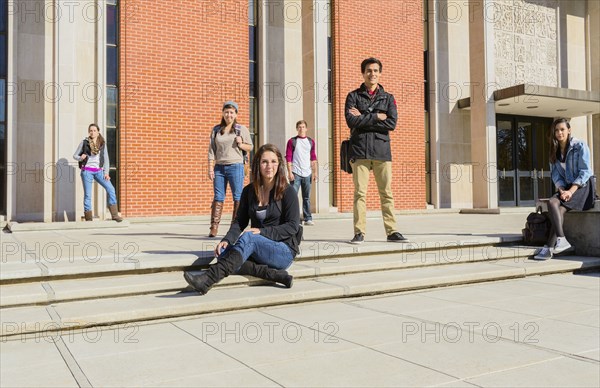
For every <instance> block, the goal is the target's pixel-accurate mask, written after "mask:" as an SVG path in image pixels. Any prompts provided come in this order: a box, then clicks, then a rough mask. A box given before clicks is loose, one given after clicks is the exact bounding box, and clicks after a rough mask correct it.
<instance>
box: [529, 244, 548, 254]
mask: <svg viewBox="0 0 600 388" xmlns="http://www.w3.org/2000/svg"><path fill="white" fill-rule="evenodd" d="M548 248H550V247H549V246H548V245H544V246H543V247H542V248H538V249H536V250H535V252H533V255H534V256H535V255H537V254H538V253H540V252H541V251H542V249H548Z"/></svg>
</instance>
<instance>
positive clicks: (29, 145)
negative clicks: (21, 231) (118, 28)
mask: <svg viewBox="0 0 600 388" xmlns="http://www.w3.org/2000/svg"><path fill="white" fill-rule="evenodd" d="M9 15H10V18H11V19H10V20H11V22H10V23H9V25H10V26H11V33H10V34H9V36H10V37H11V40H10V42H9V53H10V54H9V58H12V61H13V62H12V66H9V69H10V68H12V69H13V70H12V73H11V74H9V78H8V79H9V81H10V82H12V85H13V86H14V88H13V90H14V93H12V95H11V94H9V96H8V97H9V101H8V104H7V106H8V112H9V114H10V116H9V122H8V125H7V129H8V137H9V139H11V140H10V144H9V146H8V150H9V152H8V155H7V156H8V158H7V160H8V162H9V165H10V166H12V167H14V168H13V170H12V171H9V176H8V187H9V188H8V192H9V195H8V209H7V210H8V214H7V216H8V220H12V221H38V222H39V221H41V222H52V221H63V220H74V219H75V214H76V211H78V212H79V213H82V211H83V203H82V202H83V189H82V184H81V179H80V178H79V170H78V169H77V167H76V163H75V162H74V160H73V153H74V151H75V149H76V147H77V145H78V144H79V142H80V141H81V140H82V139H83V138H84V137H85V136H86V134H87V125H88V124H89V123H91V122H94V121H99V120H101V119H103V112H104V110H103V109H102V107H103V105H104V102H103V101H104V100H103V94H104V69H105V66H104V63H103V62H101V63H98V62H97V59H98V57H99V56H98V54H99V53H101V54H100V55H101V57H102V58H104V54H103V53H104V51H105V50H106V49H105V46H104V43H103V42H104V30H103V29H102V30H101V31H96V28H97V26H101V27H103V26H104V24H105V22H106V20H105V18H104V15H105V12H104V2H102V1H88V2H80V3H76V2H73V3H69V4H66V3H64V2H62V1H59V0H51V1H44V0H35V1H27V2H19V4H18V6H16V7H14V8H13V9H12V12H9ZM97 42H99V43H97ZM99 75H100V76H99ZM98 113H101V115H99V114H98ZM100 124H102V123H100ZM101 127H102V125H101ZM105 202H106V199H105V195H104V192H103V191H102V193H101V194H100V195H96V196H95V203H96V204H97V205H98V206H97V208H102V209H103V208H104V203H105ZM100 204H102V206H100Z"/></svg>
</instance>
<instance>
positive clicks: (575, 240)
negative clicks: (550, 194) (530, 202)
mask: <svg viewBox="0 0 600 388" xmlns="http://www.w3.org/2000/svg"><path fill="white" fill-rule="evenodd" d="M548 200H549V199H548V198H541V199H539V200H538V201H537V202H536V209H537V208H538V207H541V208H542V211H548ZM563 229H564V231H565V237H566V238H567V240H569V242H570V243H571V245H573V246H574V247H575V252H577V254H578V255H584V256H595V257H600V232H598V231H600V201H595V202H594V207H593V208H591V209H589V210H584V211H578V210H572V211H570V212H567V213H566V214H565V221H564V224H563Z"/></svg>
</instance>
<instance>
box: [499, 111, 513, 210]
mask: <svg viewBox="0 0 600 388" xmlns="http://www.w3.org/2000/svg"><path fill="white" fill-rule="evenodd" d="M496 154H497V158H498V162H497V166H498V205H499V206H517V199H516V195H515V187H516V183H515V165H514V159H515V158H514V130H513V123H512V120H500V119H498V120H497V122H496Z"/></svg>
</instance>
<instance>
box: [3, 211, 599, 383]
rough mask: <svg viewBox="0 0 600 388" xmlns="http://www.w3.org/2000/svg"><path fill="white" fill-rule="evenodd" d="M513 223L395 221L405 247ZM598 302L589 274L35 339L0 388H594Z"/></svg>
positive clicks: (54, 255)
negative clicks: (65, 387) (212, 387)
mask: <svg viewBox="0 0 600 388" xmlns="http://www.w3.org/2000/svg"><path fill="white" fill-rule="evenodd" d="M525 217H526V213H516V214H500V215H459V214H428V215H419V214H414V215H402V216H399V217H398V224H399V231H400V232H402V233H403V234H405V235H406V236H407V237H409V238H410V239H411V242H412V244H417V245H418V244H431V243H436V242H445V243H451V242H452V240H453V239H454V240H458V239H461V240H464V239H465V238H473V239H477V238H482V237H485V238H499V240H503V239H506V240H514V239H517V238H518V237H519V235H520V230H521V228H522V227H523V224H524V219H525ZM315 221H316V225H315V226H314V227H305V237H306V240H305V241H304V243H303V245H304V246H310V245H311V244H313V243H315V242H328V243H330V244H332V245H331V246H332V247H334V248H335V247H338V248H339V249H346V247H347V246H349V244H347V243H346V241H347V240H348V239H350V238H351V236H352V220H351V218H349V217H340V218H337V219H333V218H326V217H324V218H317V219H316V220H315ZM88 224H89V223H88ZM103 225H104V224H103ZM109 225H110V223H109ZM86 226H88V225H86ZM94 226H96V225H94ZM98 226H100V225H98ZM225 229H226V225H225V224H224V225H223V229H222V232H225ZM207 231H208V223H207V222H206V220H189V221H186V220H179V221H176V222H171V223H165V222H161V223H148V222H132V223H131V224H130V225H129V226H127V227H125V228H108V229H75V230H67V229H64V228H63V229H58V230H47V231H44V230H38V231H30V232H16V233H12V234H8V233H0V238H1V244H0V245H1V247H2V261H1V262H0V265H1V266H2V267H1V268H14V265H22V264H23V260H24V261H25V262H26V264H28V262H29V261H31V260H35V258H36V257H37V258H40V257H41V258H42V259H43V260H45V261H41V264H44V263H47V264H48V267H50V264H54V263H53V261H56V260H59V261H69V260H71V258H74V261H73V262H74V263H76V262H77V261H78V260H80V259H81V258H82V257H83V258H84V259H86V260H88V261H90V262H93V260H91V259H94V258H95V257H109V258H110V257H114V258H116V259H118V260H121V259H123V260H125V259H135V258H136V257H138V256H140V255H149V254H155V255H164V256H165V259H168V257H169V256H168V255H175V254H177V253H179V254H181V255H189V256H190V257H191V258H192V257H195V255H196V254H198V253H199V252H203V251H208V250H210V249H211V247H212V246H213V245H214V244H215V243H216V241H217V240H216V239H208V238H206V237H203V236H205V233H206V232H207ZM389 244H390V243H387V242H385V234H384V232H383V225H382V222H381V220H380V218H378V217H377V218H370V219H369V220H368V233H367V242H365V243H364V244H363V245H362V246H361V249H367V250H368V249H370V248H373V249H374V248H376V247H377V248H381V247H384V246H388V245H389ZM320 246H321V247H322V246H323V245H322V244H321V245H320ZM327 252H328V251H326V252H325V253H327ZM37 264H38V267H39V264H40V263H37ZM38 269H39V268H38ZM364 276H371V275H369V274H365V275H364ZM373 276H375V275H373ZM273 291H276V290H273ZM599 298H600V275H599V274H598V273H588V274H580V275H571V274H561V275H551V276H543V277H529V278H525V279H518V280H510V281H501V282H492V283H481V284H475V285H468V286H462V287H451V288H439V289H433V290H426V291H421V292H411V293H402V294H386V295H384V296H377V297H366V298H356V299H343V300H335V301H324V302H318V303H307V304H300V305H286V306H279V307H267V308H260V309H250V310H245V311H241V312H239V311H238V312H233V313H221V314H213V315H202V316H198V317H191V318H190V317H186V318H180V319H173V320H164V321H153V322H150V323H135V324H126V325H121V326H118V327H106V328H102V329H101V328H98V327H94V328H88V329H86V330H80V331H72V332H69V331H67V332H63V333H62V334H61V335H58V334H56V333H55V332H43V331H42V332H41V333H38V334H37V335H36V336H35V337H32V338H25V337H23V338H18V337H14V338H12V339H11V340H10V341H3V342H0V349H1V353H2V357H0V371H1V372H0V386H2V387H14V386H61V387H64V386H84V387H89V386H94V387H106V386H119V387H121V386H327V387H330V386H357V387H367V386H369V387H370V386H460V387H471V386H485V387H488V386H490V387H491V386H527V387H531V386H539V387H550V386H557V387H558V386H560V387H564V386H569V387H572V386H581V387H597V386H600V323H599V320H600V300H599ZM197 300H198V303H202V297H201V296H198V297H197Z"/></svg>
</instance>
